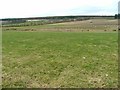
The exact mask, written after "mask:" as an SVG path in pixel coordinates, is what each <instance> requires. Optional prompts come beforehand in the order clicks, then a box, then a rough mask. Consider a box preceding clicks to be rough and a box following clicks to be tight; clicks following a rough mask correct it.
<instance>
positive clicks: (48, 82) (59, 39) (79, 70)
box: [2, 31, 118, 88]
mask: <svg viewBox="0 0 120 90" xmlns="http://www.w3.org/2000/svg"><path fill="white" fill-rule="evenodd" d="M117 41H118V36H117V33H75V32H13V31H11V32H3V47H2V50H3V61H2V62H3V87H12V88H13V87H32V88H33V87H36V88H38V87H39V88H42V87H49V88H50V87H79V88H91V87H92V88H95V87H106V88H107V87H108V88H110V87H117V84H118V58H117V57H118V53H117V52H118V44H117Z"/></svg>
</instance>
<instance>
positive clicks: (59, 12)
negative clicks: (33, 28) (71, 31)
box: [0, 0, 119, 18]
mask: <svg viewBox="0 0 120 90" xmlns="http://www.w3.org/2000/svg"><path fill="white" fill-rule="evenodd" d="M118 1H119V0H1V1H0V11H1V13H0V18H23V17H42V16H63V15H114V14H115V13H118Z"/></svg>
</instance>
